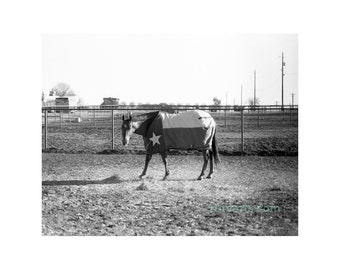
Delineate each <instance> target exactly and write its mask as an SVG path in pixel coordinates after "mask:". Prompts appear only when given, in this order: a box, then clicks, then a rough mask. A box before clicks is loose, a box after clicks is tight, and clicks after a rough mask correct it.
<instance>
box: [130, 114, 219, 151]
mask: <svg viewBox="0 0 340 270" xmlns="http://www.w3.org/2000/svg"><path fill="white" fill-rule="evenodd" d="M148 116H149V117H148V118H147V119H146V120H145V121H143V122H142V123H141V124H140V126H139V127H138V128H137V129H136V130H135V133H136V134H139V135H142V136H143V140H144V146H145V149H146V150H147V152H148V153H150V154H155V153H160V152H164V151H168V150H171V149H177V150H203V149H209V148H211V145H212V139H213V136H214V134H215V130H216V123H215V121H214V119H213V118H212V117H211V116H210V114H209V113H207V112H205V111H200V110H193V111H187V112H182V113H178V114H176V113H166V112H154V113H151V114H149V115H148Z"/></svg>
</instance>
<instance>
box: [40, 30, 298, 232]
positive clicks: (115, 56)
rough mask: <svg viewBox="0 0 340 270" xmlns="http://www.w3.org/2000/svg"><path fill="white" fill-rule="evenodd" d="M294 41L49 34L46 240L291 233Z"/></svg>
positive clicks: (294, 225)
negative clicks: (59, 237)
mask: <svg viewBox="0 0 340 270" xmlns="http://www.w3.org/2000/svg"><path fill="white" fill-rule="evenodd" d="M298 38H299V37H298V35H297V34H295V33H291V34H289V33H285V34H43V35H42V92H41V106H42V107H41V108H42V109H41V145H42V235H43V236H53V235H58V236H298V235H299V230H298V227H299V226H298V225H299V222H298V221H299V216H298V207H299V205H298V153H299V150H298V149H299V145H298V130H299V117H298V116H299V92H298V77H299V70H298Z"/></svg>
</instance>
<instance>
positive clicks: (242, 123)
mask: <svg viewBox="0 0 340 270" xmlns="http://www.w3.org/2000/svg"><path fill="white" fill-rule="evenodd" d="M243 116H244V115H243V108H241V152H242V153H243V152H244V137H243V133H244V119H243Z"/></svg>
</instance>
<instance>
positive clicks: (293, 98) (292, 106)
mask: <svg viewBox="0 0 340 270" xmlns="http://www.w3.org/2000/svg"><path fill="white" fill-rule="evenodd" d="M291 95H292V107H293V108H294V95H295V94H294V93H292V94H291Z"/></svg>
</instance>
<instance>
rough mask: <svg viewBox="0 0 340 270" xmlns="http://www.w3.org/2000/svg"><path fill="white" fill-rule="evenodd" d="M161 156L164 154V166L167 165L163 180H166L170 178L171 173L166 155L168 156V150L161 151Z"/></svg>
mask: <svg viewBox="0 0 340 270" xmlns="http://www.w3.org/2000/svg"><path fill="white" fill-rule="evenodd" d="M161 156H162V160H163V163H164V167H165V175H164V177H163V180H166V179H167V178H168V176H169V174H170V171H169V169H168V163H167V160H166V157H167V154H166V152H164V153H161Z"/></svg>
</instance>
